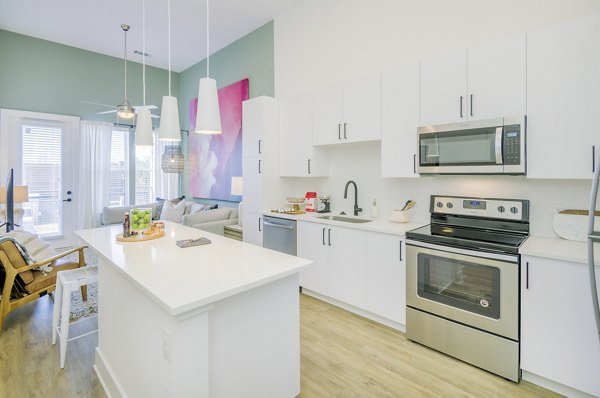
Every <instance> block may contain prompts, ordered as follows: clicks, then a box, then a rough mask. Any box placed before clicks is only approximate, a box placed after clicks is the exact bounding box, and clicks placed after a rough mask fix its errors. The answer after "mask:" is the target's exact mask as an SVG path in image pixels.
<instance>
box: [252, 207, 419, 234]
mask: <svg viewBox="0 0 600 398" xmlns="http://www.w3.org/2000/svg"><path fill="white" fill-rule="evenodd" d="M263 215H265V216H269V217H277V218H285V219H286V220H296V221H307V222H314V223H320V224H327V225H335V226H339V227H346V228H354V229H360V230H363V231H373V232H382V233H385V234H392V235H400V236H405V235H406V232H407V231H410V230H413V229H416V228H419V227H422V226H424V225H427V224H429V221H427V222H408V223H393V222H391V221H389V220H387V219H385V218H383V217H381V216H380V217H379V218H376V219H372V218H368V217H355V216H352V215H344V216H341V217H348V218H359V219H363V220H369V222H366V223H351V222H346V221H335V220H327V219H322V218H319V217H322V216H325V217H326V216H338V215H339V214H334V213H306V214H285V213H274V212H271V211H269V210H265V211H263Z"/></svg>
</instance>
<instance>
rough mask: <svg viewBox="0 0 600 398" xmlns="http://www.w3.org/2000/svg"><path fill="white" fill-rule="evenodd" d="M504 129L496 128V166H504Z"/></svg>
mask: <svg viewBox="0 0 600 398" xmlns="http://www.w3.org/2000/svg"><path fill="white" fill-rule="evenodd" d="M502 130H503V129H502V127H496V142H495V145H494V147H495V155H496V164H503V163H504V162H503V160H502Z"/></svg>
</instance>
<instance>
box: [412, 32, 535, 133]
mask: <svg viewBox="0 0 600 398" xmlns="http://www.w3.org/2000/svg"><path fill="white" fill-rule="evenodd" d="M526 74H527V64H526V39H525V36H519V37H517V38H511V39H507V40H502V41H497V42H494V43H489V44H486V45H485V46H481V47H474V48H469V49H465V50H458V51H456V52H454V53H451V54H448V55H446V56H443V57H438V58H435V59H429V60H425V61H422V62H421V99H420V104H421V109H420V113H421V115H420V124H421V125H430V124H443V123H457V122H462V121H466V120H481V119H490V118H495V117H502V116H519V115H525V114H526V110H527V109H526V81H525V79H526Z"/></svg>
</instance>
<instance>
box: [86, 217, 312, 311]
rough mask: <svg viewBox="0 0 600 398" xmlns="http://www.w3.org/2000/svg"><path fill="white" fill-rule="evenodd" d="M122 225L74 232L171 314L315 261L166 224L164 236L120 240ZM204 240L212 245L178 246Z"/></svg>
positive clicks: (217, 299)
mask: <svg viewBox="0 0 600 398" xmlns="http://www.w3.org/2000/svg"><path fill="white" fill-rule="evenodd" d="M121 232H122V226H121V225H112V226H108V227H104V228H95V229H86V230H80V231H76V232H75V233H76V234H77V235H78V236H79V237H80V238H81V239H82V240H83V241H84V242H85V244H87V245H88V246H90V247H91V248H92V249H94V250H95V251H96V252H97V253H98V254H99V255H100V256H101V257H103V258H104V259H105V260H107V261H108V263H110V264H111V265H112V266H113V267H115V269H116V270H117V271H119V272H120V273H121V274H122V275H123V276H124V277H126V278H127V279H129V280H130V281H132V282H133V283H134V284H136V285H137V286H139V287H140V288H141V289H142V290H143V291H145V292H146V293H147V294H148V295H149V296H151V297H152V298H153V299H154V300H155V301H156V302H157V303H158V304H159V305H160V306H161V307H163V308H164V309H165V310H166V311H167V312H168V313H170V314H171V315H173V316H177V315H181V314H184V313H186V312H188V311H192V310H194V309H197V308H199V307H202V306H205V305H209V304H212V303H215V302H217V301H219V300H222V299H224V298H227V297H230V296H233V295H235V294H239V293H242V292H244V291H247V290H250V289H253V288H256V287H258V286H261V285H264V284H267V283H269V282H273V281H275V280H278V279H281V278H284V277H287V276H289V275H293V274H294V273H297V272H299V271H301V270H303V269H305V268H307V267H309V266H310V264H311V263H312V261H310V260H306V259H303V258H300V257H295V256H290V255H287V254H284V253H280V252H276V251H273V250H268V249H264V248H262V247H258V246H255V245H251V244H248V243H243V242H240V241H237V240H234V239H230V238H226V237H223V236H219V235H215V234H211V233H209V232H205V231H201V230H198V229H195V228H191V227H186V226H184V225H180V224H176V223H171V222H165V232H166V234H165V236H164V237H162V238H159V239H154V240H148V241H141V242H117V241H116V235H117V234H119V233H121ZM202 236H205V237H207V238H208V239H210V240H211V241H212V243H211V244H208V245H202V246H194V247H189V248H183V249H182V248H180V247H178V246H177V245H176V243H175V241H177V240H180V239H196V238H199V237H202Z"/></svg>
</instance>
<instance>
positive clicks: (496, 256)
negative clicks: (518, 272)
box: [406, 239, 519, 263]
mask: <svg viewBox="0 0 600 398" xmlns="http://www.w3.org/2000/svg"><path fill="white" fill-rule="evenodd" d="M406 244H407V245H411V246H417V247H423V248H426V249H432V250H440V251H445V252H448V253H455V254H463V255H465V256H473V257H481V258H488V259H490V260H500V261H506V262H511V263H518V262H519V257H518V256H516V255H512V254H502V253H498V254H496V253H489V252H483V251H477V250H468V249H461V248H458V247H452V246H444V245H436V244H435V243H428V242H420V241H416V240H412V239H406Z"/></svg>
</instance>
